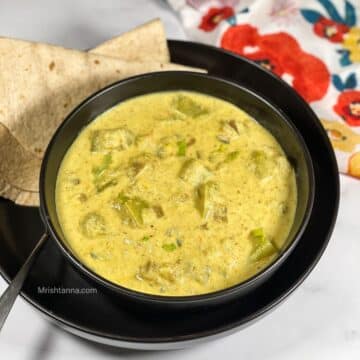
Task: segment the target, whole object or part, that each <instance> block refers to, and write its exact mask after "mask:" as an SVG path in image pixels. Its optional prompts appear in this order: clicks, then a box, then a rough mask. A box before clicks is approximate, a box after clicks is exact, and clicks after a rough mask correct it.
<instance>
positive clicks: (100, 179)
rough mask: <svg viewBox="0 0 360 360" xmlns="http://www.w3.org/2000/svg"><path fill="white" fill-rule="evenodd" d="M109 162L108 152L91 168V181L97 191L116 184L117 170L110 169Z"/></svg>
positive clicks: (110, 161)
mask: <svg viewBox="0 0 360 360" xmlns="http://www.w3.org/2000/svg"><path fill="white" fill-rule="evenodd" d="M111 163H112V156H111V154H110V153H108V154H106V155H105V156H104V157H103V160H102V162H101V164H100V165H99V166H95V167H93V169H92V174H93V183H94V185H95V188H96V191H97V192H101V191H103V190H105V189H106V188H108V187H109V186H113V185H116V184H117V182H118V181H117V179H118V176H119V173H118V170H117V169H110V165H111Z"/></svg>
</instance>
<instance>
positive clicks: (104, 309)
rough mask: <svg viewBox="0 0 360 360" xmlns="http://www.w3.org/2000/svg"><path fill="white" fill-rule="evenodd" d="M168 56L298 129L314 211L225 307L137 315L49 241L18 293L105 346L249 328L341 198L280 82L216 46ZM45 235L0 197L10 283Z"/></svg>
mask: <svg viewBox="0 0 360 360" xmlns="http://www.w3.org/2000/svg"><path fill="white" fill-rule="evenodd" d="M169 46H170V52H171V56H172V61H174V62H177V63H181V64H185V65H190V66H195V67H202V68H206V69H208V71H209V73H210V74H214V75H217V76H221V77H224V78H227V79H230V80H232V81H236V82H238V83H240V84H241V85H243V86H246V87H248V88H250V89H252V90H254V91H256V92H258V93H260V94H262V95H263V96H264V97H265V98H267V99H269V100H270V101H271V102H272V103H273V104H275V105H277V106H278V107H279V108H280V109H282V111H284V112H285V113H286V115H287V116H288V117H289V118H290V120H291V121H292V122H293V123H294V125H295V126H296V127H297V128H298V130H299V131H300V132H301V134H302V136H303V138H304V140H305V142H306V144H307V146H308V148H309V151H310V153H311V156H312V159H313V163H314V171H315V182H316V193H315V201H314V207H313V212H312V215H311V218H310V221H309V225H308V227H307V229H306V230H305V232H304V235H303V238H302V239H301V241H300V242H299V244H298V245H297V247H296V248H295V250H294V251H293V253H292V254H291V255H290V256H289V258H288V259H287V260H286V261H285V263H284V264H283V266H282V267H281V268H280V269H279V270H278V271H277V272H276V273H275V274H274V275H273V277H272V278H271V279H270V280H269V281H268V282H266V283H265V284H264V285H262V286H261V287H260V288H258V289H256V291H254V292H252V293H249V294H248V295H246V296H244V297H242V298H241V299H239V300H237V301H236V302H234V303H232V304H230V305H227V306H226V307H220V308H214V309H211V312H209V311H206V310H207V309H202V310H200V311H197V312H192V313H189V314H187V315H186V316H184V315H183V314H180V315H179V314H178V313H176V312H174V313H170V314H169V312H167V313H166V314H162V313H161V312H159V311H157V312H156V313H154V314H151V313H150V314H145V313H144V312H136V311H134V310H133V309H129V308H127V306H126V305H125V304H124V303H123V302H122V301H121V299H119V298H117V297H116V296H114V295H113V294H112V295H111V296H110V294H109V293H108V292H107V290H106V289H104V288H102V287H101V286H100V285H98V284H96V283H93V282H92V281H91V280H89V279H85V278H84V277H83V276H82V275H80V274H79V273H78V272H77V271H76V270H75V269H74V268H73V267H72V266H71V265H70V263H69V262H68V261H67V260H66V259H65V258H64V257H63V255H62V254H61V252H60V250H59V249H58V247H57V245H56V244H55V243H54V242H53V241H51V240H50V241H48V242H47V243H46V244H45V246H44V248H43V249H42V250H41V253H40V255H39V257H38V259H37V261H36V262H35V264H34V267H33V269H32V272H31V274H30V275H29V277H28V279H27V281H26V283H25V285H24V289H23V292H22V295H23V297H24V298H25V299H26V300H28V301H29V302H30V303H31V304H32V305H34V306H35V307H36V308H37V309H39V310H40V311H41V312H43V313H44V314H46V315H47V316H48V317H49V318H51V319H53V320H55V321H56V322H57V323H58V324H59V325H61V326H62V327H64V328H65V329H67V330H69V331H71V332H73V333H76V334H78V335H80V336H83V337H85V338H88V339H92V340H96V341H99V342H102V343H107V344H112V345H117V346H121V347H127V348H136V349H174V348H179V347H184V346H187V345H190V344H194V343H196V342H199V341H203V340H206V339H210V338H213V337H216V336H220V334H222V335H223V334H225V333H229V332H231V331H234V330H235V329H237V328H239V327H243V326H245V325H248V324H249V323H251V322H252V321H255V320H256V319H258V318H260V317H261V316H262V315H264V314H265V313H266V312H268V311H269V310H271V309H272V308H274V307H275V306H276V305H278V304H279V303H280V302H281V301H282V300H284V299H285V298H286V297H287V296H288V295H289V294H290V293H291V292H292V291H293V290H294V289H295V288H296V287H297V286H299V285H300V284H301V282H302V281H303V280H304V279H305V278H306V276H307V275H308V274H309V273H310V271H311V270H312V269H313V267H314V266H315V264H316V263H317V261H318V260H319V258H320V256H321V255H322V253H323V251H324V249H325V247H326V245H327V243H328V240H329V237H330V234H331V232H332V229H333V226H334V222H335V218H336V214H337V208H338V199H339V183H338V169H337V165H336V161H335V157H334V154H333V151H332V148H331V145H330V143H329V140H328V138H327V135H326V133H325V131H324V130H323V128H322V126H321V124H320V122H319V121H318V119H317V118H316V116H315V115H314V113H313V112H312V111H311V110H310V108H309V107H308V106H307V105H306V103H305V102H304V101H303V100H302V99H301V98H300V97H299V96H298V95H297V94H296V93H295V92H294V91H293V90H292V89H291V88H290V87H289V86H288V85H286V84H285V83H284V82H283V81H281V80H279V79H278V78H277V77H275V76H273V75H272V74H271V73H269V72H267V71H265V70H263V69H262V68H261V67H259V66H256V65H254V64H253V63H251V62H249V61H247V60H245V59H243V58H240V57H237V56H234V55H231V54H229V53H227V52H224V51H221V50H219V49H217V48H214V47H210V46H206V45H201V44H195V43H189V42H181V41H170V42H169ZM42 232H43V225H42V222H41V220H40V216H39V212H38V209H36V208H25V207H20V206H16V205H14V204H13V203H11V202H9V201H6V200H3V199H0V249H1V251H0V269H1V274H2V276H3V277H4V278H5V279H7V280H9V279H11V278H12V277H13V276H14V275H15V273H16V272H17V271H18V270H19V267H20V266H21V264H22V263H23V262H24V260H25V258H26V256H27V255H28V254H29V252H30V250H31V249H32V247H33V246H34V243H35V242H36V241H37V239H38V238H39V237H40V235H41V234H42ZM41 287H51V288H53V287H59V288H62V289H76V288H80V289H81V288H94V289H96V291H97V293H96V294H87V295H79V294H66V295H64V294H63V295H58V294H55V295H51V294H44V293H41V292H40V291H39V288H41Z"/></svg>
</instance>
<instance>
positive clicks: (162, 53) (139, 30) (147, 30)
mask: <svg viewBox="0 0 360 360" xmlns="http://www.w3.org/2000/svg"><path fill="white" fill-rule="evenodd" d="M90 52H91V53H96V54H100V55H107V56H114V57H117V58H119V59H122V60H126V61H140V62H142V61H157V62H160V63H164V64H165V63H168V62H170V54H169V50H168V47H167V40H166V34H165V30H164V26H163V24H162V22H161V21H160V19H155V20H152V21H150V22H148V23H146V24H143V25H141V26H138V27H136V28H135V29H133V30H130V31H128V32H126V33H124V34H121V35H120V36H117V37H114V38H112V39H110V40H108V41H105V42H104V43H102V44H100V45H99V46H97V47H95V48H94V49H92V50H91V51H90Z"/></svg>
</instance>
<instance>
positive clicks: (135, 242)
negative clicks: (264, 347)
mask: <svg viewBox="0 0 360 360" xmlns="http://www.w3.org/2000/svg"><path fill="white" fill-rule="evenodd" d="M296 200H297V193H296V182H295V176H294V171H293V169H292V167H291V166H290V164H289V162H288V160H287V158H286V157H285V155H284V152H283V150H282V148H281V147H280V145H279V143H278V142H277V141H276V140H275V138H274V137H273V136H272V135H271V134H270V133H269V132H268V131H267V130H265V129H264V128H263V127H262V126H260V125H259V124H258V123H257V122H256V121H255V120H253V119H252V118H251V117H250V116H249V115H247V114H246V113H245V112H244V111H242V110H241V109H239V108H237V107H235V106H234V105H232V104H230V103H228V102H226V101H223V100H220V99H217V98H214V97H211V96H207V95H203V94H199V93H193V92H186V91H181V92H178V91H177V92H175V91H174V92H163V93H154V94H149V95H145V96H140V97H137V98H133V99H131V100H127V101H125V102H123V103H121V104H119V105H117V106H115V107H114V108H112V109H110V110H108V111H107V112H105V113H103V114H102V115H100V116H99V117H98V118H97V119H95V120H94V121H93V122H91V123H90V124H89V125H88V126H87V127H86V128H84V129H83V130H82V131H81V133H80V134H79V136H78V137H77V139H76V140H75V141H74V143H73V144H72V145H71V147H70V148H69V150H68V152H67V154H66V156H65V157H64V159H63V161H62V164H61V167H60V170H59V173H58V179H57V186H56V206H57V212H58V217H59V220H60V224H61V227H62V230H63V233H64V236H65V238H66V240H67V243H68V245H69V247H70V248H71V249H72V251H73V252H74V254H75V255H76V257H77V258H78V259H79V260H80V261H81V262H82V263H84V264H85V265H86V266H87V267H89V268H90V269H92V270H93V271H94V272H95V273H97V274H99V275H100V276H102V277H103V278H105V279H107V280H110V281H111V282H113V283H115V284H119V285H122V286H124V287H127V288H130V289H133V290H137V291H140V292H145V293H151V294H160V295H168V296H179V295H194V294H203V293H209V292H213V291H216V290H221V289H224V288H227V287H229V286H232V285H235V284H237V283H239V282H242V281H244V280H246V279H248V278H249V277H251V276H253V275H254V274H256V273H258V272H259V271H261V270H262V269H263V268H264V267H266V266H267V265H268V264H269V263H271V262H272V261H273V260H274V259H275V258H276V256H277V254H278V253H279V251H280V249H281V248H282V246H284V243H285V241H286V239H287V236H288V234H289V231H290V228H291V226H292V223H293V219H294V213H295V209H296Z"/></svg>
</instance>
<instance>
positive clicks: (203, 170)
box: [179, 159, 212, 186]
mask: <svg viewBox="0 0 360 360" xmlns="http://www.w3.org/2000/svg"><path fill="white" fill-rule="evenodd" d="M179 176H180V178H181V179H182V180H184V181H186V182H188V183H190V184H192V185H194V186H197V185H199V184H201V183H202V182H205V181H207V180H208V179H210V178H211V177H212V173H211V171H210V170H209V169H208V168H207V167H206V166H204V165H203V164H202V163H201V162H200V161H198V160H194V159H190V160H187V161H186V162H185V163H184V164H183V166H182V168H181V170H180V174H179Z"/></svg>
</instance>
